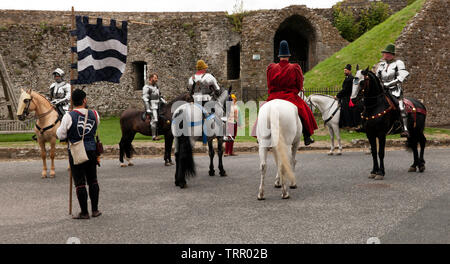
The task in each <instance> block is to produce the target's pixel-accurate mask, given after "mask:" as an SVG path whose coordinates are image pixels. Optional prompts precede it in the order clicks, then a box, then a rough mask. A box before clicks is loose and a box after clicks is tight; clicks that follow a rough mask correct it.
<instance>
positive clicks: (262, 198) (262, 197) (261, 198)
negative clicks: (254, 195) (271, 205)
mask: <svg viewBox="0 0 450 264" xmlns="http://www.w3.org/2000/svg"><path fill="white" fill-rule="evenodd" d="M263 200H266V198H264V196H263V195H261V196H259V195H258V201H263Z"/></svg>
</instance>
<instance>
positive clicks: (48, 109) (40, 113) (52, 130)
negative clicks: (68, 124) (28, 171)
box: [17, 89, 61, 179]
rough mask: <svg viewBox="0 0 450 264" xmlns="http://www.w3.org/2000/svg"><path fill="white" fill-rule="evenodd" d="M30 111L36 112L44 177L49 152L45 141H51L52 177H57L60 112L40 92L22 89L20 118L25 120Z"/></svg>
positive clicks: (37, 134) (18, 113)
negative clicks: (57, 133) (57, 132)
mask: <svg viewBox="0 0 450 264" xmlns="http://www.w3.org/2000/svg"><path fill="white" fill-rule="evenodd" d="M30 112H35V116H36V119H37V121H36V126H35V127H34V131H35V133H36V136H37V141H38V143H39V146H40V148H41V158H42V163H43V168H42V178H43V179H44V178H47V161H46V158H47V152H46V150H45V143H46V142H50V159H51V167H50V178H54V177H55V161H54V159H55V150H56V149H55V146H56V139H57V137H56V130H57V129H58V127H59V125H60V124H61V122H60V121H61V120H60V117H59V116H58V112H57V111H56V110H55V108H54V107H53V105H52V104H51V103H50V102H49V101H48V100H47V99H46V98H45V97H44V96H43V95H41V94H39V93H38V92H35V91H32V90H31V89H30V90H28V91H24V90H22V92H21V95H20V99H19V104H18V106H17V116H18V117H19V120H22V121H23V120H25V117H26V116H28V114H29V113H30Z"/></svg>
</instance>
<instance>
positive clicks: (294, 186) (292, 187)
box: [289, 184, 297, 189]
mask: <svg viewBox="0 0 450 264" xmlns="http://www.w3.org/2000/svg"><path fill="white" fill-rule="evenodd" d="M289 188H291V189H297V184H296V185H292V186H290V187H289Z"/></svg>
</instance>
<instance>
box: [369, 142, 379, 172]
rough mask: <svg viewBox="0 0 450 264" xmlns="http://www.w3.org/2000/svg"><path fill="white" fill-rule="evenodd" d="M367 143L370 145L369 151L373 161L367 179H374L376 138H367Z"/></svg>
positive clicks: (376, 167) (376, 168)
mask: <svg viewBox="0 0 450 264" xmlns="http://www.w3.org/2000/svg"><path fill="white" fill-rule="evenodd" d="M368 139H369V143H370V149H371V153H372V160H373V162H372V163H373V168H372V171H371V172H370V175H369V179H374V178H375V177H376V176H377V174H376V173H377V171H378V170H379V168H378V157H377V138H376V137H375V136H370V137H369V136H368Z"/></svg>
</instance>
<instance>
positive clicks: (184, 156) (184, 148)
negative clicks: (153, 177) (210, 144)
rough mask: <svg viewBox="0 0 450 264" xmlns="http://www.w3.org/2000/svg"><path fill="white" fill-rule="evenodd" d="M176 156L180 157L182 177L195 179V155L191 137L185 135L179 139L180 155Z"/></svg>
mask: <svg viewBox="0 0 450 264" xmlns="http://www.w3.org/2000/svg"><path fill="white" fill-rule="evenodd" d="M176 155H178V162H177V166H179V173H180V174H181V175H180V176H182V177H184V178H189V177H194V176H195V175H196V172H195V163H194V154H193V150H192V145H191V141H190V138H189V137H187V136H185V135H181V136H180V137H178V153H177V154H176ZM178 164H179V165H178Z"/></svg>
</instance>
